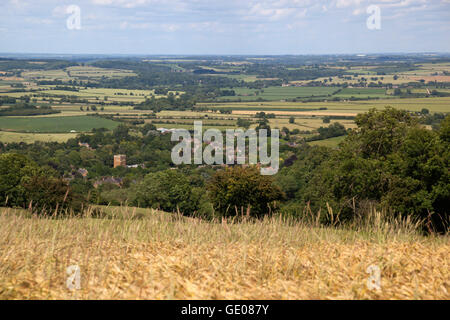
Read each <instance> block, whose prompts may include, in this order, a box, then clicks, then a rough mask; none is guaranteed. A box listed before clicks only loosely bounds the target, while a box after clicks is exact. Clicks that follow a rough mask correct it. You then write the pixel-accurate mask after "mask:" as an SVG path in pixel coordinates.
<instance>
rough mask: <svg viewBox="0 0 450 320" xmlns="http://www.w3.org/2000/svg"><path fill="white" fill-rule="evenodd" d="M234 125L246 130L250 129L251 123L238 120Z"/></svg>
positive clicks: (241, 119)
mask: <svg viewBox="0 0 450 320" xmlns="http://www.w3.org/2000/svg"><path fill="white" fill-rule="evenodd" d="M236 125H237V126H238V127H241V128H244V129H245V130H247V129H248V128H250V125H251V122H250V121H249V120H247V119H243V118H239V119H238V120H237V122H236Z"/></svg>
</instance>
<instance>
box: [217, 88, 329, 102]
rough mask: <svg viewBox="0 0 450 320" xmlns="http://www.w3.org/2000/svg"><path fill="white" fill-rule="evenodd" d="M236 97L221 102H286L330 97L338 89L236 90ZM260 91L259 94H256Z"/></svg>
mask: <svg viewBox="0 0 450 320" xmlns="http://www.w3.org/2000/svg"><path fill="white" fill-rule="evenodd" d="M234 90H235V92H236V96H224V97H221V98H220V99H221V100H225V99H226V100H237V99H241V100H255V99H257V98H261V99H264V100H284V99H292V98H303V97H313V96H315V97H317V96H328V95H331V94H333V92H335V91H337V89H336V88H328V87H267V88H264V89H263V90H262V91H263V92H261V90H253V89H242V88H234ZM257 91H258V94H256V92H257Z"/></svg>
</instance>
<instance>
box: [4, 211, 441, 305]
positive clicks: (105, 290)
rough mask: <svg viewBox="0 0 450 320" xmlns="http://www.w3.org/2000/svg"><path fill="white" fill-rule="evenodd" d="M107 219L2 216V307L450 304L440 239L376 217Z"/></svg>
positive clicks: (149, 214) (124, 214)
mask: <svg viewBox="0 0 450 320" xmlns="http://www.w3.org/2000/svg"><path fill="white" fill-rule="evenodd" d="M108 210H109V211H108ZM108 210H107V211H108V214H107V215H106V216H104V217H102V218H92V217H90V211H88V212H86V213H85V216H83V217H68V218H59V219H56V218H38V217H33V216H29V215H27V214H26V212H25V213H23V212H21V211H20V212H17V211H15V210H13V209H0V299H449V298H450V295H449V290H450V278H449V276H450V275H449V262H450V259H449V258H450V254H449V252H450V242H449V238H448V236H437V235H436V236H428V237H424V236H421V235H419V234H417V233H416V231H414V228H415V227H416V225H414V223H413V222H411V221H404V220H403V221H402V220H400V219H396V220H394V219H387V218H386V217H385V216H384V215H383V214H381V213H379V212H375V211H374V212H373V213H372V214H370V215H369V216H368V218H366V220H365V221H363V222H360V223H358V225H357V226H356V227H355V226H352V229H353V231H352V229H350V228H348V229H347V228H343V227H341V228H337V227H329V228H328V227H327V228H324V227H320V226H318V225H316V224H315V223H314V222H313V220H314V219H311V221H310V222H308V221H301V222H299V221H297V222H294V221H293V220H289V219H287V218H282V217H281V216H278V217H272V218H266V219H264V220H256V221H250V220H249V221H245V220H244V221H240V222H237V221H230V220H228V221H225V220H222V221H216V222H207V221H204V220H201V219H193V218H185V217H181V216H179V215H173V214H168V213H163V212H157V211H152V210H144V209H135V208H126V207H122V208H114V209H112V208H109V209H108ZM105 212H106V211H105ZM72 265H77V266H79V269H80V288H79V290H73V291H71V290H69V289H68V288H67V286H66V281H67V279H68V274H67V268H68V267H69V266H72ZM369 266H377V267H378V268H379V269H380V271H381V282H380V290H371V289H369V287H368V286H367V281H368V279H369V277H370V276H371V275H370V274H368V273H367V272H366V271H367V270H368V267H369Z"/></svg>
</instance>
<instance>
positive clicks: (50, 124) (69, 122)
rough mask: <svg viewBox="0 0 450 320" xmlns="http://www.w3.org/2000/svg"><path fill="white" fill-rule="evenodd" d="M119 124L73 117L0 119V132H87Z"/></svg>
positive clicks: (105, 120) (99, 119)
mask: <svg viewBox="0 0 450 320" xmlns="http://www.w3.org/2000/svg"><path fill="white" fill-rule="evenodd" d="M118 124H119V123H118V122H114V121H112V120H108V119H102V118H98V117H91V116H73V117H39V118H30V117H0V130H3V131H15V132H33V133H63V132H65V133H70V132H71V131H72V130H74V131H76V132H87V131H91V130H92V129H93V128H107V129H113V128H115V127H116V126H117V125H118Z"/></svg>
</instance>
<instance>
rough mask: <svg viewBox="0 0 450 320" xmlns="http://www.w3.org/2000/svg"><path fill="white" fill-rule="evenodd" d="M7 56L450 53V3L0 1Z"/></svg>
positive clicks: (2, 47)
mask: <svg viewBox="0 0 450 320" xmlns="http://www.w3.org/2000/svg"><path fill="white" fill-rule="evenodd" d="M368 10H369V11H368ZM0 52H3V53H54V54H145V55H164V54H167V55H190V54H192V55H282V54H347V53H349V54H358V53H359V54H363V53H406V52H441V53H449V52H450V0H379V1H371V0H329V1H326V0H260V1H253V0H79V1H77V0H69V1H66V0H59V1H58V0H0Z"/></svg>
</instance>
